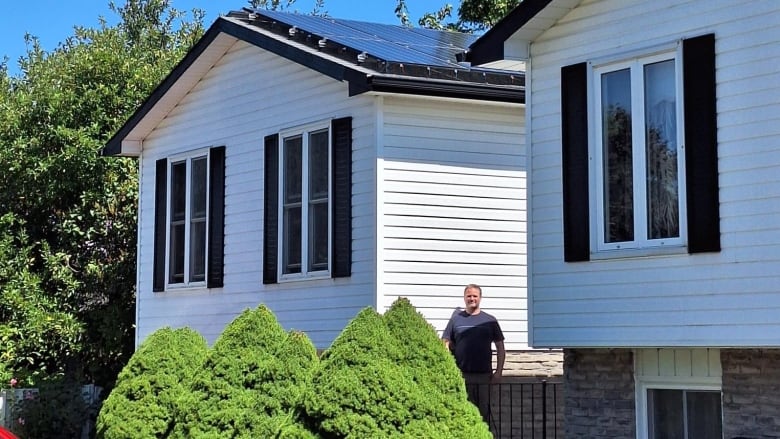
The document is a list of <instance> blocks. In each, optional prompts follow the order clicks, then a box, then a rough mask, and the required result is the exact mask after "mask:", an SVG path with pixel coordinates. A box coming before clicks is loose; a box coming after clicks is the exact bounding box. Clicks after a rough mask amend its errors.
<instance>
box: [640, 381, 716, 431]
mask: <svg viewBox="0 0 780 439" xmlns="http://www.w3.org/2000/svg"><path fill="white" fill-rule="evenodd" d="M645 398H646V403H647V406H646V407H647V438H648V439H669V438H679V439H711V438H721V437H723V415H722V411H721V391H720V389H717V388H708V387H702V386H699V387H694V388H685V387H682V388H664V387H648V388H647V389H646V391H645Z"/></svg>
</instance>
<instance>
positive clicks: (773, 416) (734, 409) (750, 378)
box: [720, 349, 780, 439]
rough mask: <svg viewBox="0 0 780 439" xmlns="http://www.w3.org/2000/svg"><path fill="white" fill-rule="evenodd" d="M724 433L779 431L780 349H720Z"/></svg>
mask: <svg viewBox="0 0 780 439" xmlns="http://www.w3.org/2000/svg"><path fill="white" fill-rule="evenodd" d="M720 362H721V368H722V370H723V437H724V438H725V439H732V438H736V437H745V438H770V437H772V438H776V437H778V435H780V349H721V351H720Z"/></svg>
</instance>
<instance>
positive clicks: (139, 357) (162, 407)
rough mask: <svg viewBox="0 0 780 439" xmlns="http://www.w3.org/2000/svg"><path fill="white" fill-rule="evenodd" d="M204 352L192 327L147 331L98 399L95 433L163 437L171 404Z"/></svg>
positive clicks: (112, 438)
mask: <svg viewBox="0 0 780 439" xmlns="http://www.w3.org/2000/svg"><path fill="white" fill-rule="evenodd" d="M207 353H208V346H207V345H206V340H205V339H204V338H203V337H202V336H201V335H200V334H198V333H197V332H195V331H193V330H192V329H189V328H181V329H171V328H162V329H158V330H157V331H155V332H154V333H153V334H151V335H150V336H149V337H148V338H147V339H146V340H145V341H144V342H143V344H141V346H140V347H139V348H138V350H137V351H136V353H135V354H133V356H132V357H131V358H130V361H129V362H128V363H127V366H125V368H124V369H122V372H121V373H120V374H119V378H118V379H117V383H116V387H114V389H113V391H112V392H111V394H110V395H109V397H108V398H107V399H106V401H105V402H104V403H103V407H102V408H101V409H100V415H99V416H98V420H97V437H98V438H105V439H129V438H162V437H165V436H166V435H167V434H168V433H169V432H170V430H171V429H172V428H173V421H174V418H173V415H174V410H175V407H176V404H177V403H178V401H179V399H180V398H181V397H182V396H183V395H184V394H185V392H187V391H188V390H189V383H190V380H191V379H192V377H193V375H194V374H195V372H196V371H200V366H201V364H202V363H203V361H204V360H205V358H206V355H207Z"/></svg>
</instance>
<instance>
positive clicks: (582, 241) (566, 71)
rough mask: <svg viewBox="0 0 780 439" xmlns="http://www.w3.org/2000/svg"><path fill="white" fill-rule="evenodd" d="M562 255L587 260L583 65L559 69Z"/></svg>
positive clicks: (586, 93)
mask: <svg viewBox="0 0 780 439" xmlns="http://www.w3.org/2000/svg"><path fill="white" fill-rule="evenodd" d="M561 141H562V163H563V175H562V178H563V255H564V260H565V261H566V262H575V261H587V260H589V259H590V221H589V194H588V190H589V189H588V78H587V65H586V64H585V63H579V64H574V65H570V66H565V67H563V68H561Z"/></svg>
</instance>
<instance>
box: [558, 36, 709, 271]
mask: <svg viewBox="0 0 780 439" xmlns="http://www.w3.org/2000/svg"><path fill="white" fill-rule="evenodd" d="M715 79H716V76H715V36H714V35H713V34H709V35H703V36H700V37H695V38H690V39H686V40H682V41H681V44H680V47H679V48H678V49H677V50H674V51H670V52H668V53H659V52H656V53H655V54H653V55H647V56H643V57H639V58H636V57H634V58H630V59H624V60H622V61H617V62H609V63H602V64H593V63H587V62H581V63H578V64H573V65H569V66H564V67H562V68H561V128H562V129H561V146H562V165H563V175H562V177H563V178H562V180H563V181H562V183H563V241H564V242H563V250H564V260H565V261H567V262H576V261H587V260H590V259H591V255H592V254H594V253H598V252H605V251H614V250H626V249H638V250H639V251H650V250H649V249H655V248H660V247H668V246H674V247H677V248H686V249H687V251H688V252H689V253H700V252H715V251H720V221H719V217H720V216H719V208H720V205H719V197H718V151H717V145H718V142H717V112H716V81H715ZM613 254H614V253H613ZM631 254H634V253H631Z"/></svg>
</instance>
